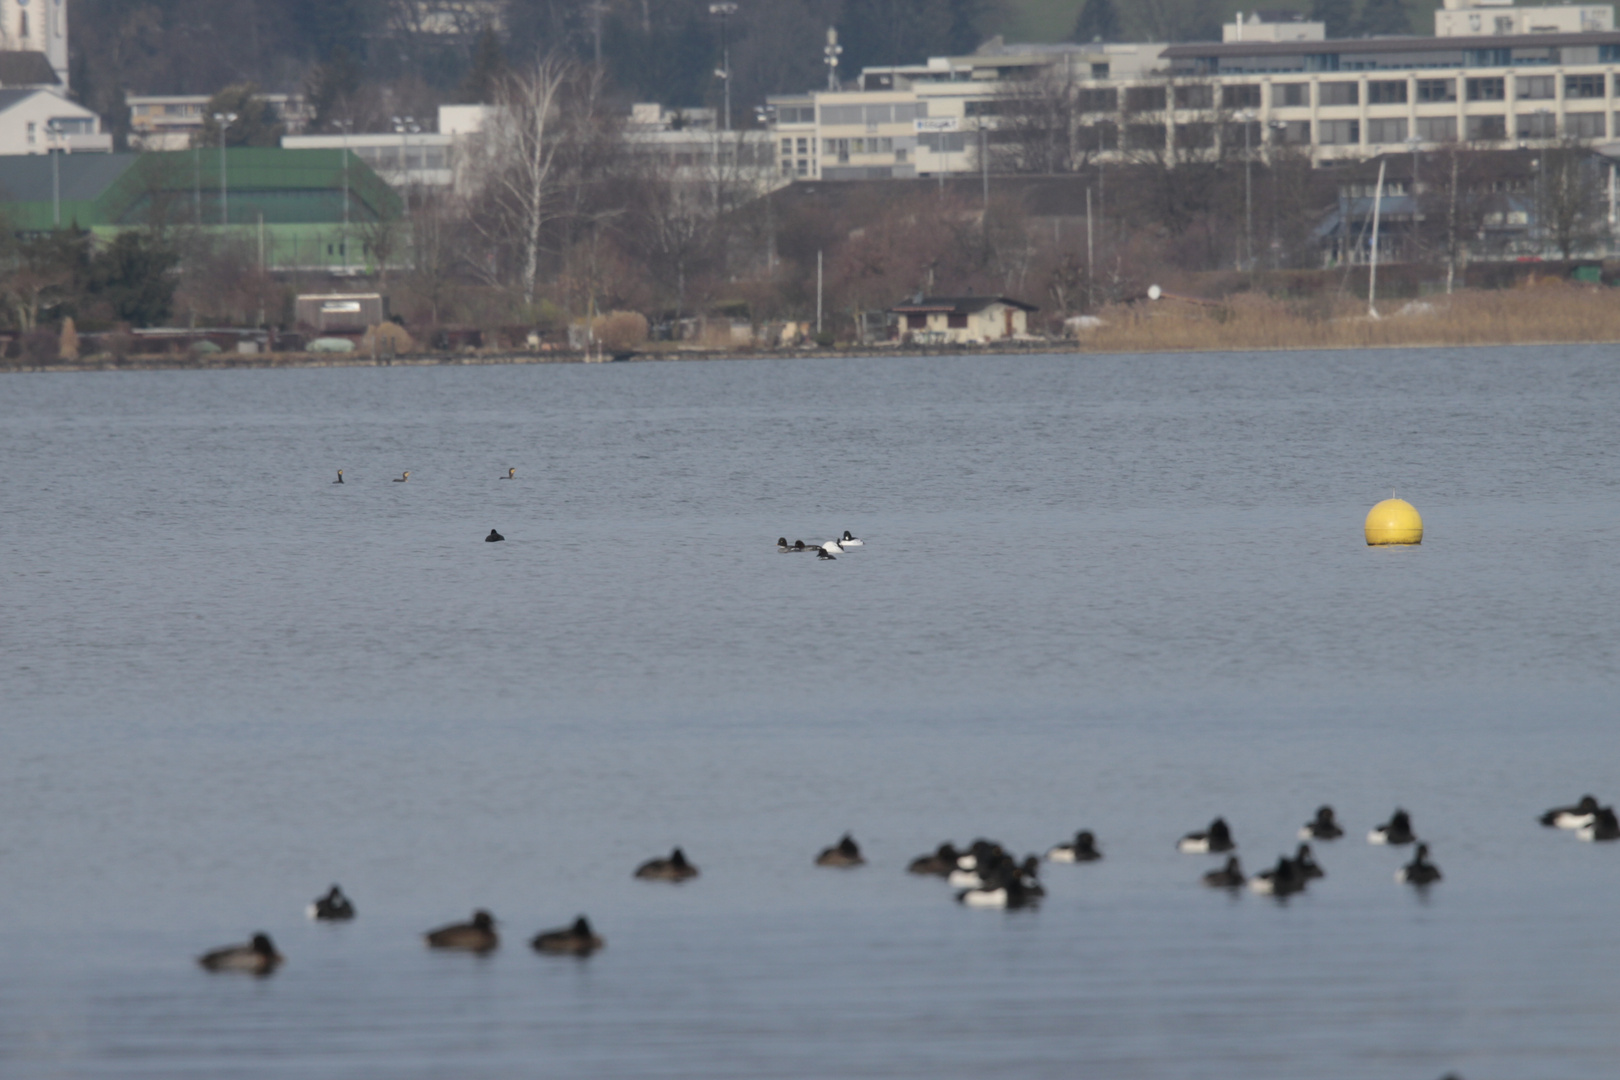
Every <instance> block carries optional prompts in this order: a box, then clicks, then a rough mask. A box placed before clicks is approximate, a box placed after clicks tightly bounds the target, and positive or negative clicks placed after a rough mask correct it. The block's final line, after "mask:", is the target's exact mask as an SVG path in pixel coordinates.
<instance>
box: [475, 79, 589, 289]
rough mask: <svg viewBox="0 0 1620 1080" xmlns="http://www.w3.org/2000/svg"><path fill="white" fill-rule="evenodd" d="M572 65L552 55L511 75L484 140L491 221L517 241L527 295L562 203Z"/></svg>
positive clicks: (502, 237)
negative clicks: (564, 101) (563, 110)
mask: <svg viewBox="0 0 1620 1080" xmlns="http://www.w3.org/2000/svg"><path fill="white" fill-rule="evenodd" d="M570 74H571V66H570V65H569V64H568V63H567V62H566V61H562V60H558V59H555V58H552V57H548V58H546V59H543V60H541V61H539V62H538V63H536V64H535V65H534V67H533V68H530V69H529V70H526V71H521V72H515V73H513V74H511V75H508V76H507V77H506V79H504V80H503V81H502V83H501V87H500V91H499V93H497V95H496V104H497V112H496V119H495V121H494V123H493V124H492V125H491V127H490V129H489V131H488V132H487V138H486V142H485V148H484V149H485V153H486V154H487V159H486V162H485V172H484V182H485V193H486V196H487V197H488V199H489V200H490V202H491V203H492V204H493V208H494V211H495V212H494V214H493V216H492V217H491V218H490V219H489V222H488V224H489V225H490V226H492V227H493V228H494V229H495V230H497V237H498V239H499V240H502V241H504V240H505V239H506V238H511V239H512V240H514V241H515V242H516V243H517V245H518V251H519V264H520V266H521V271H520V274H521V278H522V282H523V293H524V296H525V298H528V299H532V298H533V296H534V286H535V279H536V277H537V275H538V274H539V270H540V254H541V249H542V245H543V242H544V238H545V232H546V226H547V225H548V224H550V223H551V221H552V220H553V219H554V218H556V217H557V216H558V214H559V213H560V212H561V210H562V207H561V206H560V205H559V203H560V196H559V193H558V190H557V187H558V184H557V181H558V175H557V174H558V172H559V169H558V162H557V155H558V152H559V150H560V149H561V147H562V143H563V136H564V123H563V119H562V117H561V116H560V109H559V106H560V105H561V100H560V99H561V96H562V91H563V87H564V85H565V84H566V82H567V81H568V78H569V76H570Z"/></svg>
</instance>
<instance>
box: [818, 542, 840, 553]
mask: <svg viewBox="0 0 1620 1080" xmlns="http://www.w3.org/2000/svg"><path fill="white" fill-rule="evenodd" d="M821 550H822V551H825V552H827V553H828V554H829V555H842V554H843V553H844V549H843V547H842V545H840V544H839V543H838V541H836V540H829V541H827V542H826V543H825V544H822V545H821Z"/></svg>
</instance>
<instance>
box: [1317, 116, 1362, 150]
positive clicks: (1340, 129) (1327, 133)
mask: <svg viewBox="0 0 1620 1080" xmlns="http://www.w3.org/2000/svg"><path fill="white" fill-rule="evenodd" d="M1316 140H1317V141H1318V142H1319V143H1321V144H1322V145H1323V146H1354V145H1356V144H1358V143H1360V142H1361V121H1360V120H1323V121H1321V122H1320V123H1319V124H1317V125H1316Z"/></svg>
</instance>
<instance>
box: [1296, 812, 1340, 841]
mask: <svg viewBox="0 0 1620 1080" xmlns="http://www.w3.org/2000/svg"><path fill="white" fill-rule="evenodd" d="M1343 835H1344V830H1343V829H1341V828H1339V822H1338V820H1337V819H1335V818H1334V816H1333V807H1331V806H1320V807H1317V810H1316V816H1315V817H1314V818H1312V819H1311V820H1310V821H1307V822H1306V823H1305V827H1304V828H1302V829H1300V830H1299V838H1300V839H1301V840H1337V839H1338V838H1339V837H1341V836H1343Z"/></svg>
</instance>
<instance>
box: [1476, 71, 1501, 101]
mask: <svg viewBox="0 0 1620 1080" xmlns="http://www.w3.org/2000/svg"><path fill="white" fill-rule="evenodd" d="M1506 98H1507V83H1506V81H1505V80H1504V79H1502V77H1501V76H1496V77H1494V78H1489V79H1469V80H1468V100H1469V101H1503V100H1506Z"/></svg>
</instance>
